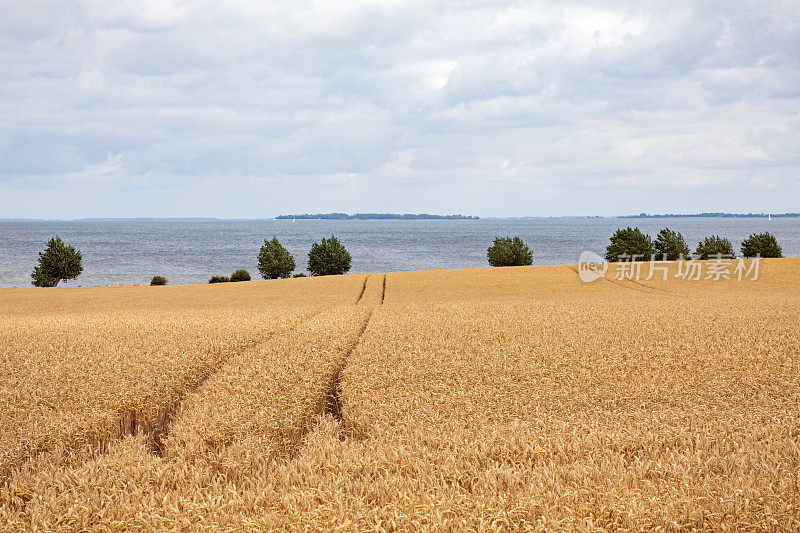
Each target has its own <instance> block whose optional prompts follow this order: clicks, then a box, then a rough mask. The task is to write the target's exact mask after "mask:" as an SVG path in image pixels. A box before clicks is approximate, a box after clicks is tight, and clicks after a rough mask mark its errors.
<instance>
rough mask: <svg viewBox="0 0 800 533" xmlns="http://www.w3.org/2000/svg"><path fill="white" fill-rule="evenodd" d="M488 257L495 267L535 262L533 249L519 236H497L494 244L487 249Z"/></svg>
mask: <svg viewBox="0 0 800 533" xmlns="http://www.w3.org/2000/svg"><path fill="white" fill-rule="evenodd" d="M486 258H487V259H488V260H489V264H490V265H491V266H493V267H504V266H527V265H531V264H533V253H532V252H531V249H530V248H528V245H527V244H525V243H524V242H523V241H522V239H520V238H519V237H495V238H494V244H492V245H491V246H490V247H489V248H488V249H487V250H486Z"/></svg>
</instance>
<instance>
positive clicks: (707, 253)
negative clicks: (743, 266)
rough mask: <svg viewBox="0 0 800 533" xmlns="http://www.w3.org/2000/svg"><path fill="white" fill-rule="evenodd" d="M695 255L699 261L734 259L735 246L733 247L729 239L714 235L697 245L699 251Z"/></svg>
mask: <svg viewBox="0 0 800 533" xmlns="http://www.w3.org/2000/svg"><path fill="white" fill-rule="evenodd" d="M694 253H695V255H696V256H697V258H698V259H709V258H712V257H720V256H728V257H733V246H731V241H729V240H728V239H726V238H724V237H720V236H719V235H712V236H711V237H706V238H705V239H703V240H702V241H701V242H699V243H697V250H695V252H694Z"/></svg>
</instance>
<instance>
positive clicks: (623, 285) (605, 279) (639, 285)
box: [566, 265, 668, 294]
mask: <svg viewBox="0 0 800 533" xmlns="http://www.w3.org/2000/svg"><path fill="white" fill-rule="evenodd" d="M566 266H567V268H568V269H570V270H572V271H573V272H575V273H576V274H578V275H580V272H579V271H578V269H577V268H576V267H574V266H572V265H566ZM598 279H601V280H604V281H607V282H609V283H613V284H614V285H616V286H617V287H622V288H623V289H627V290H629V291H636V292H642V293H644V294H654V293H652V292H650V291H646V290H642V289H639V288H637V287H631V286H630V285H625V284H623V283H621V282H619V281H618V280H615V279H609V278H607V277H605V276H603V277H601V278H598ZM625 281H630V282H631V283H635V284H636V285H637V286H638V287H642V288H646V289H650V290H652V291H661V292H665V293H666V292H668V291H666V290H664V289H657V288H656V287H651V286H649V285H645V284H644V283H641V282H639V281H636V280H632V279H629V280H625Z"/></svg>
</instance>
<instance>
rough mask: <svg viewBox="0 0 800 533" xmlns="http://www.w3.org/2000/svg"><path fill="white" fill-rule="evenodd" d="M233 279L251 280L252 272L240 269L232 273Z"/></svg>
mask: <svg viewBox="0 0 800 533" xmlns="http://www.w3.org/2000/svg"><path fill="white" fill-rule="evenodd" d="M231 281H250V272H248V271H247V270H244V269H239V270H237V271H236V272H234V273H233V274H231Z"/></svg>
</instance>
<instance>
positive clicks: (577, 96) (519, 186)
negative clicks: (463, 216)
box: [0, 0, 800, 217]
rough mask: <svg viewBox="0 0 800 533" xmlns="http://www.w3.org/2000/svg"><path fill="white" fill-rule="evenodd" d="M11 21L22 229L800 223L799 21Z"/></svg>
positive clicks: (10, 127)
mask: <svg viewBox="0 0 800 533" xmlns="http://www.w3.org/2000/svg"><path fill="white" fill-rule="evenodd" d="M0 11H2V16H0V129H1V130H2V134H0V209H2V211H3V212H4V213H5V214H6V215H5V216H20V217H23V216H53V217H56V216H66V215H65V214H64V213H59V212H58V210H59V209H63V210H64V211H65V212H66V211H69V212H70V213H78V215H76V216H101V215H106V216H111V215H117V216H148V215H149V216H158V215H163V216H173V215H174V216H179V215H181V214H183V215H208V216H215V215H219V216H265V215H270V214H275V213H277V212H279V211H284V210H286V209H287V208H288V207H289V206H294V207H295V209H296V210H303V211H315V210H323V209H328V208H329V209H335V210H347V209H350V210H378V209H386V210H397V211H422V210H428V211H447V210H455V211H461V212H463V211H467V210H472V212H475V213H476V214H483V215H503V214H507V215H522V214H534V215H535V214H545V215H549V214H569V213H576V212H581V211H580V209H588V207H589V206H590V202H591V201H592V200H593V201H595V202H602V206H601V207H598V208H597V209H595V210H594V211H592V212H600V211H602V212H603V213H604V214H612V213H614V212H628V211H631V210H634V211H680V210H683V209H689V208H690V207H691V206H694V205H700V204H702V202H703V201H705V202H706V204H707V205H706V206H705V207H701V208H699V209H700V210H796V207H794V206H792V205H791V203H792V202H791V200H790V198H791V196H792V195H791V193H792V192H794V193H797V191H798V188H800V185H799V184H798V178H797V176H798V170H800V161H798V159H799V156H798V151H797V149H796V139H797V137H798V132H799V131H800V119H798V116H800V69H798V66H800V65H798V61H799V60H800V54H798V53H797V50H800V15H799V14H798V11H797V9H796V5H794V4H793V3H792V2H778V1H775V2H766V3H760V4H758V5H756V4H755V3H749V2H700V1H696V2H680V3H669V4H664V3H662V2H646V3H640V2H621V1H620V2H608V3H605V4H603V5H599V4H597V3H594V2H568V3H558V4H552V3H544V2H542V3H539V2H482V1H469V2H460V3H458V4H453V3H447V2H423V1H416V0H415V1H407V2H392V3H376V2H370V1H357V2H347V3H333V2H270V3H265V2H256V1H248V0H237V1H235V2H232V3H226V5H224V6H223V5H221V4H218V3H215V2H201V3H189V4H187V3H184V2H178V1H172V0H140V1H133V0H129V1H126V2H118V3H113V4H109V3H108V2H103V1H100V0H83V1H78V0H75V1H72V2H46V1H43V0H35V1H32V2H24V3H22V4H19V3H14V4H12V3H9V2H5V3H2V4H0ZM232 184H238V185H239V187H240V194H239V196H236V195H235V194H234V192H232V191H235V190H236V187H232ZM69 187H75V188H80V189H82V190H83V191H84V192H85V193H86V194H85V197H86V198H87V199H86V200H81V198H80V196H79V195H77V193H76V197H75V199H74V202H73V203H72V205H70V206H69V209H66V208H59V207H58V203H57V202H50V203H48V202H41V201H39V200H34V199H36V198H41V197H43V196H46V195H48V194H50V193H49V192H48V191H55V190H58V191H59V194H61V195H63V194H64V190H65V189H67V188H69ZM621 188H625V193H624V194H622V193H621V192H620V189H621ZM720 188H724V189H725V194H720V193H719V189H720ZM165 190H169V191H172V192H171V193H170V195H168V196H169V197H170V198H174V197H175V195H181V196H182V197H184V198H186V199H187V201H189V202H191V205H190V206H188V207H187V206H186V205H185V202H184V205H182V206H180V207H178V206H176V207H175V208H174V210H175V211H180V213H176V212H174V211H170V204H169V202H168V201H167V200H163V201H161V200H159V201H153V200H152V198H153V193H154V192H155V191H165ZM220 191H225V192H220ZM515 191H516V192H515ZM686 191H692V195H693V198H694V199H693V200H692V202H688V201H687V199H686ZM787 191H788V194H787ZM254 194H255V195H257V194H263V195H264V196H265V197H266V198H269V200H266V201H263V202H256V201H255V200H252V199H251V198H249V197H248V198H245V197H244V196H245V195H254ZM509 194H510V195H512V196H515V199H514V200H513V201H509V200H508V199H506V198H504V196H503V195H509ZM534 196H535V197H536V198H538V199H539V200H537V201H534V202H532V201H530V200H529V199H530V197H534ZM62 197H63V196H62ZM223 197H224V198H225V201H224V202H223V203H220V201H218V200H219V199H220V198H223ZM620 198H624V199H626V201H632V200H636V201H638V202H640V203H641V205H636V206H631V207H630V208H628V209H626V208H625V204H624V203H621V200H620ZM721 198H722V199H723V200H720V199H721ZM90 199H91V201H90ZM437 201H438V204H437ZM720 201H724V202H726V204H725V205H719V202H720ZM753 201H758V202H762V203H763V205H752V202H753ZM337 202H338V204H337ZM334 204H337V205H334ZM98 205H102V206H103V209H105V210H106V211H109V212H104V213H102V214H101V213H97V212H96V210H97V206H98ZM222 205H224V206H225V207H224V209H223V208H221V207H220V206H222ZM576 209H579V211H575V210H576Z"/></svg>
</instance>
